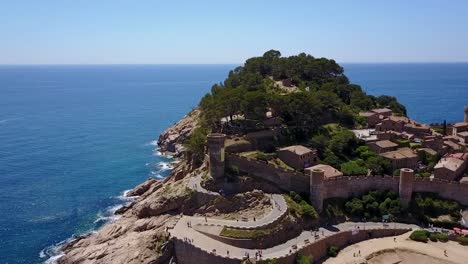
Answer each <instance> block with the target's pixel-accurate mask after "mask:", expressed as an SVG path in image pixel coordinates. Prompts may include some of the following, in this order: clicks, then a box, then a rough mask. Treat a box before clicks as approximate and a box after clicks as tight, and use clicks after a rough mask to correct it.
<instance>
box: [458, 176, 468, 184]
mask: <svg viewBox="0 0 468 264" xmlns="http://www.w3.org/2000/svg"><path fill="white" fill-rule="evenodd" d="M460 183H468V176H465V177H463V178H461V179H460Z"/></svg>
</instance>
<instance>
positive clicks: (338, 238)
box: [257, 229, 409, 264]
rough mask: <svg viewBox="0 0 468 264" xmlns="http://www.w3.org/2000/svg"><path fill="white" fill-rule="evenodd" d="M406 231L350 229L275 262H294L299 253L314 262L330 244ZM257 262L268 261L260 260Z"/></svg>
mask: <svg viewBox="0 0 468 264" xmlns="http://www.w3.org/2000/svg"><path fill="white" fill-rule="evenodd" d="M408 231H409V229H369V230H361V231H360V232H359V233H357V234H355V235H353V234H352V233H351V231H344V232H339V233H336V234H334V235H331V236H329V237H326V238H323V239H320V240H318V241H315V242H313V243H311V244H309V245H308V246H306V247H304V248H302V249H300V250H298V251H297V252H295V253H293V254H288V255H286V256H283V257H280V258H277V259H276V261H277V262H276V263H278V264H292V263H296V262H295V259H296V256H297V255H299V254H301V255H307V256H313V262H316V261H317V260H320V259H323V258H324V257H326V256H327V250H328V248H329V247H330V246H336V247H338V248H340V249H342V248H344V247H347V246H349V245H351V244H355V243H359V242H361V241H364V240H367V239H371V238H381V237H388V236H395V235H401V234H403V233H406V232H408ZM257 263H268V261H261V262H257Z"/></svg>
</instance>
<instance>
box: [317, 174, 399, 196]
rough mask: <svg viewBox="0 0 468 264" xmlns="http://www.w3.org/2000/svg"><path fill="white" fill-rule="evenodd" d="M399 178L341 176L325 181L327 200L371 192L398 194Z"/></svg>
mask: <svg viewBox="0 0 468 264" xmlns="http://www.w3.org/2000/svg"><path fill="white" fill-rule="evenodd" d="M398 185H399V177H391V176H341V177H336V178H329V179H326V180H325V181H324V187H325V198H332V197H341V198H347V197H351V196H358V195H361V194H364V193H366V192H368V191H369V190H392V191H394V192H398Z"/></svg>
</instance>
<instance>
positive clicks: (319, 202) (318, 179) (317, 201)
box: [310, 169, 325, 212]
mask: <svg viewBox="0 0 468 264" xmlns="http://www.w3.org/2000/svg"><path fill="white" fill-rule="evenodd" d="M324 179H325V171H324V170H322V169H313V170H312V171H311V175H310V202H311V204H312V205H313V206H314V208H315V210H317V212H322V209H323V180H324Z"/></svg>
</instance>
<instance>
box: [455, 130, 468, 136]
mask: <svg viewBox="0 0 468 264" xmlns="http://www.w3.org/2000/svg"><path fill="white" fill-rule="evenodd" d="M457 135H458V136H460V137H468V131H463V132H460V133H457Z"/></svg>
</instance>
